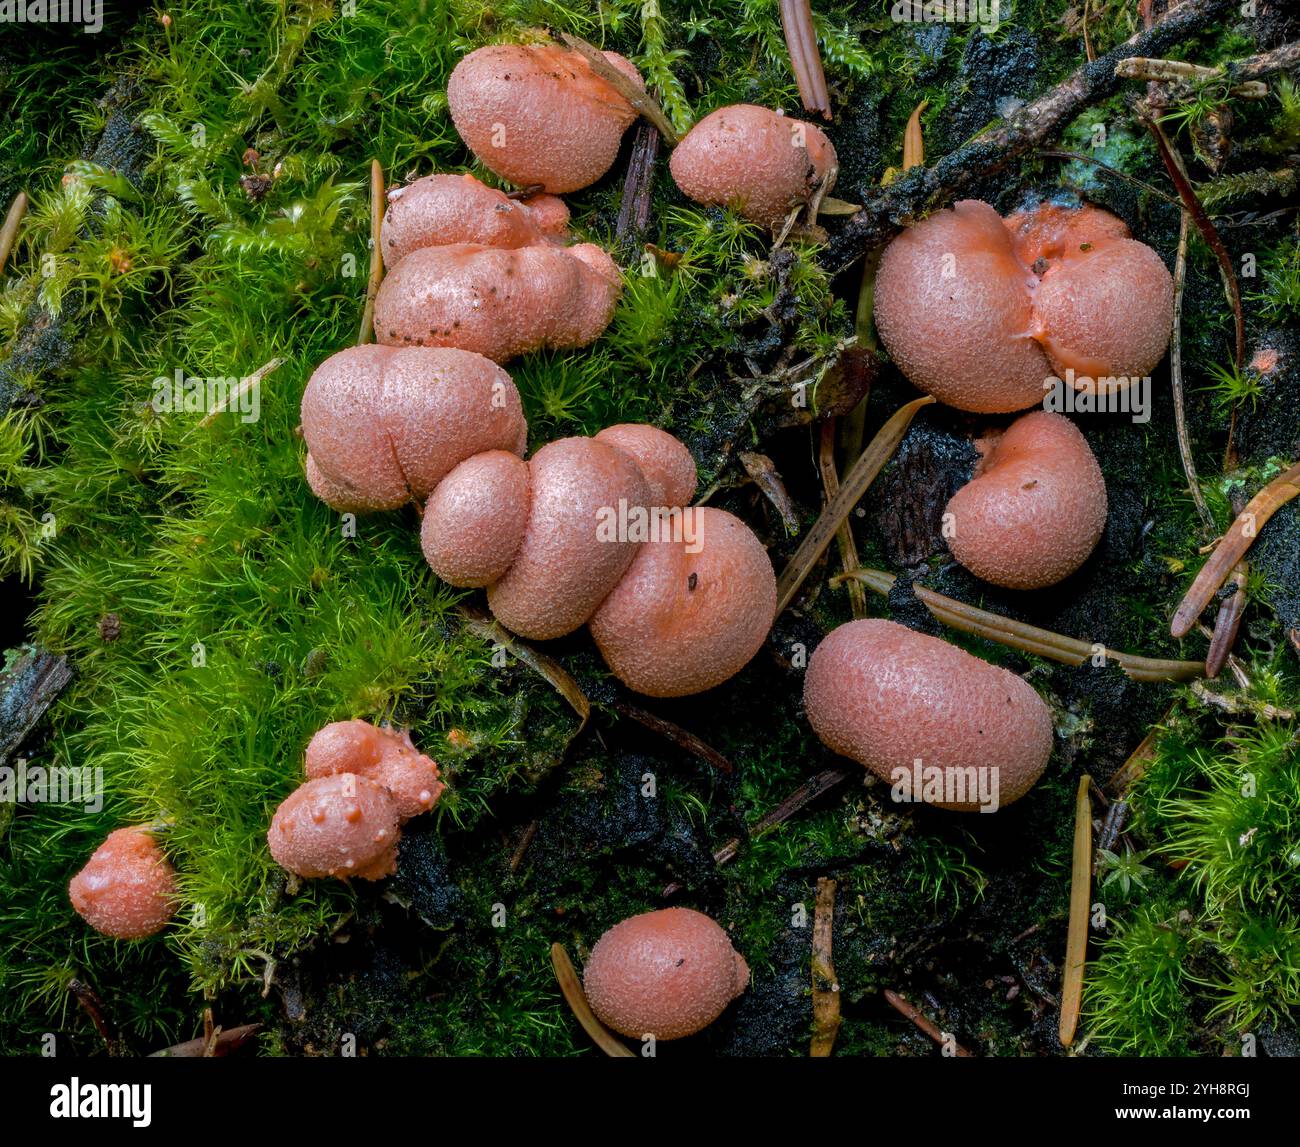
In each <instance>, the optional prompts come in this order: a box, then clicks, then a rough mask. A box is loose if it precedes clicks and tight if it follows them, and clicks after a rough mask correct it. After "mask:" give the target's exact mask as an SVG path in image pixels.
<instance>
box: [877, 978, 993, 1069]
mask: <svg viewBox="0 0 1300 1147" xmlns="http://www.w3.org/2000/svg"><path fill="white" fill-rule="evenodd" d="M885 1002H886V1003H887V1004H889V1006H890V1007H891V1008H893V1009H894V1010H895V1011H896V1012H898V1013H899V1015H902V1016H905V1017H906V1018H907V1019H909V1020H911V1021H912V1023H914V1024H915V1025H916V1026H917V1027H918V1028H920V1029H921V1031H923V1032H925V1034H926V1035H928V1036H929V1037H930V1038H931V1039H932V1040H934V1042H935V1043H937V1044H938V1045H939V1046H940V1047H941V1048H943V1049H944V1050H945V1052H946V1053H947V1054H949V1055H953V1056H956V1057H958V1058H960V1059H974V1058H975V1057H974V1056H973V1055H971V1053H970V1052H968V1051H967V1050H966V1049H965V1048H964V1047H962V1046H961V1044H959V1043H958V1042H957V1041H956V1040H955V1039H953V1038H952V1036H951V1035H949V1034H948V1033H946V1032H942V1031H940V1030H939V1029H938V1028H937V1027H935V1025H934V1024H932V1023H931V1022H930V1021H929V1020H928V1019H926V1018H925V1016H923V1015H922V1014H921V1011H920V1009H919V1008H917V1007H916V1006H915V1005H914V1004H911V1003H909V1002H908V1001H907V1000H906V999H904V998H903V997H902V996H900V995H899V994H898V993H897V992H891V991H890V990H889V989H888V988H886V989H885ZM949 1049H951V1050H949Z"/></svg>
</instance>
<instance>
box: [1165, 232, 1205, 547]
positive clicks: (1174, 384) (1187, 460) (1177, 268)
mask: <svg viewBox="0 0 1300 1147" xmlns="http://www.w3.org/2000/svg"><path fill="white" fill-rule="evenodd" d="M1191 222H1192V219H1191V216H1190V215H1189V214H1188V213H1187V209H1186V208H1185V207H1184V208H1183V209H1182V211H1181V215H1180V223H1179V227H1178V254H1177V256H1176V257H1175V259H1174V330H1173V335H1172V337H1171V338H1170V340H1169V386H1170V390H1171V391H1172V393H1173V398H1174V436H1175V437H1176V438H1177V440H1178V457H1179V458H1180V459H1181V460H1182V463H1183V475H1184V476H1185V477H1186V478H1187V490H1188V493H1190V494H1191V495H1192V503H1193V504H1194V505H1195V506H1196V512H1197V514H1198V515H1199V516H1200V519H1201V523H1202V524H1203V525H1204V526H1205V528H1206V530H1208V531H1210V532H1211V533H1213V531H1214V515H1213V514H1211V513H1210V507H1209V506H1208V505H1207V504H1206V502H1205V494H1204V493H1203V492H1202V491H1201V483H1200V480H1199V479H1198V478H1197V476H1196V461H1195V459H1194V458H1193V457H1192V439H1191V434H1190V432H1189V431H1188V429H1187V411H1186V410H1185V408H1184V402H1183V289H1184V287H1185V285H1186V283H1187V240H1188V238H1189V237H1190V234H1191Z"/></svg>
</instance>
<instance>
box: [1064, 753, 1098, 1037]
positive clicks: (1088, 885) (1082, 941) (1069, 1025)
mask: <svg viewBox="0 0 1300 1147" xmlns="http://www.w3.org/2000/svg"><path fill="white" fill-rule="evenodd" d="M1091 784H1092V778H1091V777H1090V776H1088V774H1087V773H1085V774H1084V775H1083V776H1082V777H1080V778H1079V789H1078V792H1077V793H1076V794H1075V798H1074V864H1073V867H1072V871H1071V877H1070V930H1069V933H1068V935H1067V938H1066V941H1065V978H1064V980H1063V982H1062V985H1061V1026H1060V1029H1059V1034H1060V1037H1061V1043H1062V1045H1063V1046H1065V1047H1069V1046H1070V1044H1072V1043H1073V1042H1074V1030H1075V1028H1076V1027H1078V1026H1079V1007H1080V1005H1081V1004H1082V1003H1083V966H1084V962H1085V961H1086V959H1087V957H1088V913H1089V911H1090V910H1091V908H1092V802H1091V801H1090V800H1089V798H1088V789H1089V787H1090V786H1091Z"/></svg>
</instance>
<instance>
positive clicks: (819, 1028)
mask: <svg viewBox="0 0 1300 1147" xmlns="http://www.w3.org/2000/svg"><path fill="white" fill-rule="evenodd" d="M834 938H835V881H834V880H832V879H831V878H830V877H828V876H819V877H818V878H817V901H816V906H815V908H814V910H813V936H812V1011H813V1035H812V1046H811V1047H810V1048H809V1050H808V1054H809V1055H810V1056H812V1057H813V1058H814V1059H825V1058H827V1057H828V1056H829V1055H830V1054H831V1052H832V1051H833V1050H834V1048H835V1037H836V1035H837V1034H838V1033H839V1030H840V985H839V981H838V980H837V979H836V978H835V964H834V963H833V962H832V959H831V954H832V953H831V947H832V944H833V943H834Z"/></svg>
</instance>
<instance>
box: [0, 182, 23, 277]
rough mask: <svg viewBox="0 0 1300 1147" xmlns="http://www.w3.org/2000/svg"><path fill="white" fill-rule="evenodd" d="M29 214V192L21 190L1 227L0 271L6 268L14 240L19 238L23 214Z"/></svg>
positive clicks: (10, 206)
mask: <svg viewBox="0 0 1300 1147" xmlns="http://www.w3.org/2000/svg"><path fill="white" fill-rule="evenodd" d="M26 214H27V193H26V192H25V191H20V192H19V193H18V194H17V195H15V196H14V201H13V203H11V204H10V205H9V213H8V214H7V215H6V216H5V221H4V226H2V227H0V272H3V271H4V269H5V264H6V263H7V262H8V261H9V252H11V251H12V250H13V249H14V241H15V240H16V239H17V238H18V228H19V226H20V225H21V224H22V221H23V216H24V215H26Z"/></svg>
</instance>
